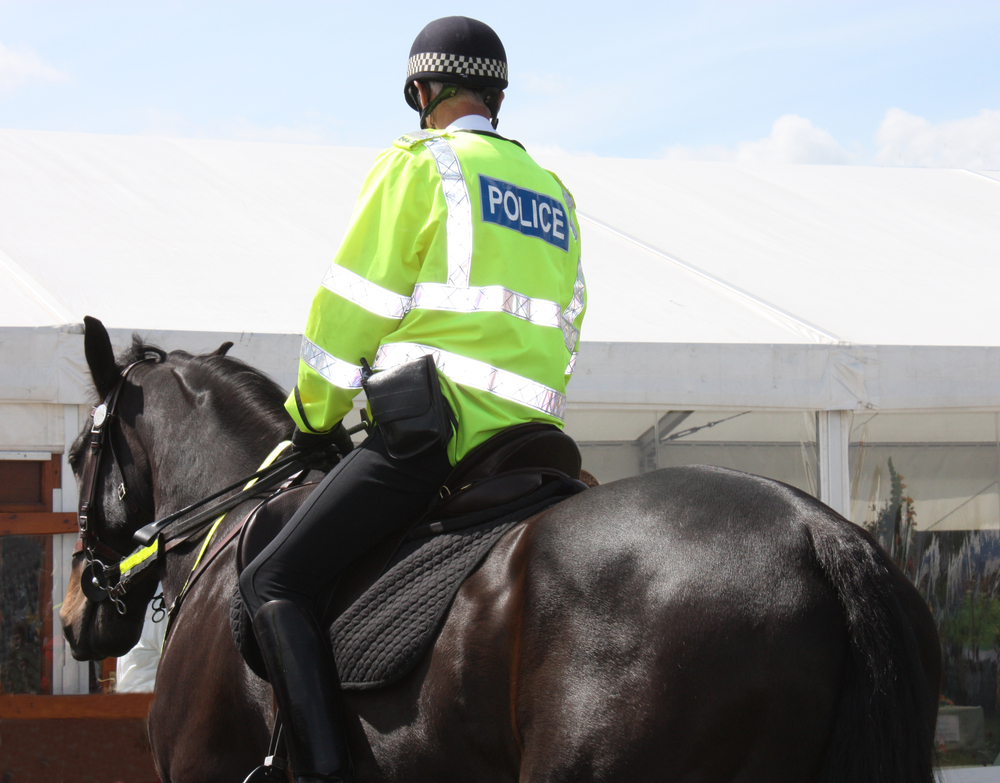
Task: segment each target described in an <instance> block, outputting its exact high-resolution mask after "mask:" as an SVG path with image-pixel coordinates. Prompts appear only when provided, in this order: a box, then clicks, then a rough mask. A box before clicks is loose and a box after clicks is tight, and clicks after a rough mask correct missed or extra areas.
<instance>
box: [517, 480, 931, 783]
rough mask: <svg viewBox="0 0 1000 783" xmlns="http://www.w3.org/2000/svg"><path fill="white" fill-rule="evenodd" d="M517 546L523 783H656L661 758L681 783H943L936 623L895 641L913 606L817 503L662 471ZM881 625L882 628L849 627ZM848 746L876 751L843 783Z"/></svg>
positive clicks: (559, 512)
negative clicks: (593, 774) (550, 781)
mask: <svg viewBox="0 0 1000 783" xmlns="http://www.w3.org/2000/svg"><path fill="white" fill-rule="evenodd" d="M523 538H524V547H525V548H526V552H525V553H524V561H525V564H526V565H525V573H524V576H523V582H522V584H521V587H520V591H521V595H520V600H521V602H522V603H521V606H520V608H519V612H520V613H521V614H522V616H523V617H525V618H526V621H525V624H524V626H523V628H522V633H521V636H520V640H519V646H518V649H517V650H516V651H515V653H514V654H513V657H514V659H515V660H516V661H518V668H517V672H516V673H515V682H516V688H517V697H516V703H517V714H518V718H519V727H520V729H521V731H522V740H523V742H524V747H525V764H526V769H531V770H533V772H532V774H529V775H528V777H529V778H530V777H533V775H534V774H537V775H538V776H539V777H541V778H545V777H547V776H550V775H555V776H556V777H558V776H559V775H561V774H565V775H568V776H572V772H571V771H572V770H577V771H580V770H583V769H591V770H593V769H602V770H603V772H604V773H605V776H606V777H607V778H609V779H614V778H616V777H618V776H619V775H620V776H625V775H626V774H627V775H629V776H630V777H631V778H632V779H643V778H644V776H648V777H649V778H650V779H654V778H656V775H657V771H658V770H659V771H660V772H662V769H663V764H664V761H663V759H664V758H668V759H669V760H670V761H669V766H670V768H671V770H673V771H675V772H676V777H677V779H684V775H685V774H690V775H692V776H694V775H696V773H697V772H700V773H701V774H703V775H704V777H702V778H699V779H705V780H735V779H748V780H765V779H766V780H768V781H779V780H788V781H802V780H824V781H826V780H831V781H832V780H834V779H840V780H843V779H850V780H852V781H853V780H893V781H903V780H919V781H924V780H930V777H929V774H930V773H929V770H930V747H931V746H930V738H931V736H932V734H933V726H934V715H933V704H934V700H935V699H936V687H935V686H934V684H933V679H934V676H935V674H934V663H933V654H931V655H930V660H926V661H925V660H924V659H922V658H921V656H920V655H919V654H918V651H919V649H922V648H924V647H926V646H927V645H928V644H929V645H930V647H932V648H933V646H934V643H933V639H934V635H933V634H934V632H933V625H932V624H931V626H930V628H928V627H927V626H926V624H924V625H922V626H921V625H918V626H917V629H916V630H913V629H910V630H908V631H906V630H903V629H900V628H899V623H898V622H897V620H896V618H898V617H900V616H902V615H903V614H905V613H906V612H916V613H917V614H920V613H921V610H920V609H919V607H917V606H916V604H915V603H913V601H914V598H915V600H916V602H919V600H920V599H919V596H918V595H917V594H916V591H915V590H914V589H913V588H912V586H910V585H908V583H906V582H905V580H904V581H903V582H900V583H897V582H896V581H895V575H893V574H892V573H891V571H890V570H889V569H888V568H887V567H886V566H885V563H884V562H883V561H884V560H885V558H884V557H883V556H882V555H881V553H880V552H878V551H877V546H876V545H874V544H873V542H870V541H869V540H867V538H866V537H865V536H864V535H863V534H862V533H861V531H860V530H859V529H858V528H856V527H855V526H853V525H851V524H850V523H848V522H847V521H846V520H843V519H842V518H840V517H838V516H837V515H835V514H834V513H833V512H832V511H830V510H829V509H827V508H826V507H825V506H823V505H822V504H820V503H819V502H818V501H816V500H815V499H814V498H811V497H810V496H807V495H805V494H804V493H801V492H799V491H798V490H795V489H793V488H791V487H787V486H785V485H782V484H779V483H778V482H773V481H770V480H766V479H761V478H759V477H756V476H751V475H748V474H742V473H737V472H735V471H727V470H723V469H717V468H705V467H689V468H678V469H671V470H663V471H657V472H654V473H651V474H646V475H644V476H640V477H636V478H633V479H626V480H623V481H620V482H615V483H613V484H609V485H604V486H602V487H599V488H596V489H594V490H591V491H590V492H587V493H584V494H583V495H580V496H579V497H576V498H573V499H572V500H570V501H568V502H567V503H565V504H563V505H560V506H558V507H556V508H554V509H552V510H551V511H550V512H549V513H547V514H546V515H545V516H544V517H542V518H541V519H540V520H539V521H538V522H537V523H536V524H534V525H533V526H531V527H530V528H529V529H528V531H526V534H525V536H523ZM862 555H863V557H864V558H865V559H866V560H867V561H870V562H871V563H872V564H873V566H877V567H873V568H868V569H864V568H861V569H859V572H858V573H854V570H853V566H852V561H851V560H849V559H847V558H849V557H858V556H862ZM840 572H847V573H850V574H853V576H852V577H851V580H853V581H851V580H848V581H849V583H845V580H844V578H843V576H842V574H841V573H840ZM900 576H901V575H900ZM885 585H888V586H887V587H886V586H885ZM859 592H860V595H859ZM859 599H862V600H863V601H865V602H867V604H868V605H869V606H871V605H877V606H879V607H880V609H879V611H878V612H873V611H872V610H871V609H870V608H867V609H866V608H863V607H862V608H859V606H858V601H859ZM907 604H909V605H907ZM926 614H927V612H926V609H924V610H923V615H926ZM527 618H530V619H527ZM889 620H892V622H888V621H889ZM870 621H885V622H887V623H888V624H887V626H886V627H885V629H878V628H876V629H875V630H874V631H873V630H872V629H871V627H870V626H866V627H865V628H858V627H857V625H856V624H857V623H858V622H870ZM897 630H898V631H899V632H900V637H899V638H898V639H896V638H894V636H895V633H896V631H897ZM873 636H874V637H878V639H879V640H880V641H879V644H877V645H873V644H872V643H871V637H873ZM894 660H898V661H900V662H901V663H905V665H906V667H907V670H906V671H905V672H903V671H898V674H899V675H901V676H905V677H908V678H909V677H911V676H912V677H913V679H912V680H909V681H907V682H896V683H894V684H891V685H890V687H888V688H886V686H887V682H886V681H885V680H884V678H873V674H872V668H873V667H874V668H876V669H878V668H879V667H881V669H885V670H887V671H888V670H890V669H891V661H894ZM869 661H874V663H869ZM925 665H926V667H927V669H928V670H926V671H925V670H924V667H925ZM911 668H912V670H910V669H911ZM929 683H930V684H929ZM898 691H909V695H908V696H907V695H906V694H903V693H899V692H898ZM866 698H868V699H872V698H880V699H882V701H883V703H885V704H886V705H889V704H896V705H899V706H902V705H906V707H907V708H909V707H914V708H915V709H913V710H912V711H911V712H903V711H902V710H900V712H901V713H902V714H897V715H896V716H894V718H893V722H894V723H896V724H899V725H905V727H906V728H905V731H908V732H909V734H910V736H909V737H908V738H903V737H901V736H900V733H899V731H897V730H896V729H894V728H893V729H890V730H888V733H887V729H886V728H885V727H884V726H878V725H876V723H877V721H876V720H875V719H873V716H872V714H871V713H870V712H869V711H868V710H866V709H864V708H863V704H864V701H865V699H866ZM876 714H879V713H878V712H876ZM626 716H627V717H626ZM862 739H864V743H863V744H862V743H861V740H862ZM894 742H895V743H902V745H897V746H896V747H894V746H893V743H894ZM851 743H855V744H854V747H855V748H857V747H866V748H867V749H868V752H867V753H864V754H860V757H859V758H858V759H856V760H855V761H854V762H853V763H852V764H850V765H847V766H845V764H846V763H847V760H846V759H845V758H844V755H843V753H842V750H843V749H844V748H845V747H850V746H851ZM723 744H724V746H725V751H724V752H723V751H721V750H720V747H721V746H722V745H723ZM904 745H905V747H906V748H907V752H908V753H910V754H911V755H912V757H913V758H912V759H910V760H907V759H903V758H902V754H901V753H900V751H899V750H898V749H897V748H898V747H901V746H904ZM552 747H557V748H559V749H560V750H559V752H558V754H555V755H553V754H552V753H550V752H549V751H547V750H546V748H552ZM888 757H895V758H893V761H892V764H889V765H887V766H886V767H885V768H884V769H881V770H879V769H878V767H879V766H880V765H882V764H887V762H885V759H886V758H888ZM556 759H558V761H556ZM779 759H780V763H778V760H779ZM875 760H878V761H877V762H876V761H875ZM554 763H558V765H559V772H558V774H556V770H555V769H552V768H551V765H552V764H554ZM616 764H620V765H622V766H621V767H620V768H618V770H617V772H615V771H613V770H614V769H615V765H616ZM605 767H606V768H605ZM861 768H866V769H867V771H864V770H862V769H861ZM845 769H858V776H856V777H852V776H851V775H847V776H846V777H845V776H844V775H843V772H844V770H845ZM873 769H875V770H876V771H875V772H872V770H873ZM892 769H895V773H893V772H891V771H890V770H892ZM685 770H686V771H687V773H685ZM824 770H825V771H824ZM900 770H903V772H901V773H900V772H899V771H900ZM887 773H888V776H887ZM838 776H839V777H838Z"/></svg>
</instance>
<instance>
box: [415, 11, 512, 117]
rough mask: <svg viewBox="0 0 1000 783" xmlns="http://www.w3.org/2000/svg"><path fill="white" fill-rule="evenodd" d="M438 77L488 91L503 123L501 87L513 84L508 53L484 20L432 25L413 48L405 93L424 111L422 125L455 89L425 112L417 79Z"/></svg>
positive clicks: (493, 110) (490, 103) (451, 19)
mask: <svg viewBox="0 0 1000 783" xmlns="http://www.w3.org/2000/svg"><path fill="white" fill-rule="evenodd" d="M418 80H419V81H436V82H443V83H444V84H445V85H448V86H451V87H452V88H454V87H456V86H457V87H468V88H469V89H472V90H483V91H484V92H485V95H484V98H485V101H486V107H487V108H488V109H489V110H490V115H491V116H492V121H493V127H494V128H495V127H496V126H497V112H498V111H499V110H500V107H499V95H500V91H501V90H503V89H504V88H506V87H507V53H506V52H505V51H504V48H503V44H502V43H501V42H500V37H499V36H498V35H497V34H496V33H495V32H493V29H492V28H491V27H490V26H489V25H487V24H484V23H483V22H480V21H478V20H476V19H470V18H469V17H467V16H446V17H444V18H443V19H437V20H435V21H433V22H431V23H430V24H429V25H427V26H426V27H425V28H424V29H423V30H421V31H420V34H419V35H417V37H416V40H414V41H413V46H411V47H410V60H409V63H408V65H407V68H406V85H405V86H404V88H403V94H404V95H405V96H406V102H407V103H408V104H409V105H410V107H411V108H413V109H414V110H415V111H418V112H420V127H421V128H423V127H426V122H427V117H428V115H430V113H431V112H432V111H434V108H435V107H436V106H437V104H438V103H440V102H441V101H443V100H445V99H447V98H450V97H452V96H453V95H454V94H455V89H448V87H445V88H444V89H443V90H441V92H440V93H439V94H438V95H437V97H436V98H435V99H434V100H433V101H431V102H430V103H429V104H428V105H427V106H426V107H425V108H424V109H423V110H421V108H420V95H419V93H418V92H417V87H416V85H415V84H414V82H415V81H418Z"/></svg>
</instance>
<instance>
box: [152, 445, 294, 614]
mask: <svg viewBox="0 0 1000 783" xmlns="http://www.w3.org/2000/svg"><path fill="white" fill-rule="evenodd" d="M290 445H292V442H291V441H290V440H283V441H281V443H279V444H278V445H277V446H275V447H274V450H273V451H272V452H271V453H270V454H268V455H267V459H265V460H264V461H263V462H262V463H261V466H260V467H259V468H257V470H256V471H255V472H258V473H259V472H260V471H262V470H264V469H265V468H267V467H270V465H271V463H272V462H274V461H275V460H276V459H277V458H278V457H280V456H281V453H282V452H283V451H284V450H285V449H287V448H288V447H289V446H290ZM256 483H257V479H255V478H253V479H250V480H249V481H248V482H247V485H246V486H245V487H244V488H243V489H244V490H247V489H250V487H252V486H253V485H254V484H256ZM228 513H229V512H228V511H226V512H225V513H223V514H220V515H219V518H218V519H216V520H215V521H214V522H213V523H212V527H211V528H210V529H209V531H208V535H207V536H205V541H204V542H203V543H202V545H201V550H200V551H199V552H198V557H197V558H195V561H194V565H193V566H192V567H191V573H190V574H189V575H188V578H187V581H186V582H185V583H184V587H182V588H181V591H180V592H179V593H178V594H177V598H176V599H174V602H173V605H172V606H171V614H172V610H173V607H174V606H177V605H178V604H179V603H180V600H181V598H182V597H183V596H184V594H185V593H187V589H188V585H190V584H191V577H192V576H194V573H195V571H197V570H198V566H199V565H201V559H202V558H203V557H204V556H205V552H206V551H207V550H208V545H209V544H211V543H212V538H213V537H214V536H215V531H216V530H218V529H219V525H221V524H222V520H223V519H225V518H226V515H227V514H228ZM153 546H155V544H154V545H153Z"/></svg>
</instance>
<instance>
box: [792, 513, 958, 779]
mask: <svg viewBox="0 0 1000 783" xmlns="http://www.w3.org/2000/svg"><path fill="white" fill-rule="evenodd" d="M808 527H809V531H810V533H811V535H812V539H813V546H814V551H815V553H816V558H817V561H818V563H819V566H820V568H821V569H822V571H823V573H824V574H825V576H826V578H827V579H828V580H829V582H830V584H831V585H832V586H833V588H834V590H835V591H836V594H837V596H838V598H839V600H840V603H841V605H842V606H843V609H844V614H845V615H846V620H847V626H848V638H849V646H850V651H849V654H848V657H847V663H846V672H845V677H844V688H843V691H842V695H841V699H840V704H839V706H838V708H837V718H836V721H835V727H834V733H833V736H832V737H831V741H830V745H829V746H828V751H827V756H826V759H825V761H824V765H823V769H822V773H821V774H820V776H819V777H818V778H817V780H818V781H822V783H833V782H834V781H845V780H849V781H852V783H931V781H933V774H934V773H933V769H932V767H933V759H934V728H935V722H936V719H937V703H938V692H939V685H940V671H941V658H940V646H939V643H938V637H937V631H936V629H935V626H934V621H933V619H932V617H931V615H930V611H929V609H928V608H927V605H926V604H925V603H924V602H923V599H922V598H921V597H920V595H919V593H918V592H917V591H916V589H915V588H914V587H913V586H912V585H911V584H910V582H909V580H908V579H907V578H906V576H904V575H903V573H902V572H901V571H900V570H899V569H898V568H897V567H896V566H895V565H894V564H893V563H892V561H891V560H890V559H889V558H888V556H887V555H886V554H885V552H884V551H883V550H882V549H881V548H880V547H879V545H878V544H877V543H876V542H875V540H874V539H873V538H871V536H869V535H868V534H867V533H865V532H864V531H863V530H861V529H860V528H858V527H856V526H855V525H852V524H851V523H849V522H847V521H846V520H844V519H843V518H841V517H839V516H835V515H832V514H831V513H830V512H829V511H824V513H822V514H820V515H816V516H814V517H813V519H812V520H811V521H810V523H809V525H808Z"/></svg>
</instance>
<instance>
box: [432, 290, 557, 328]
mask: <svg viewBox="0 0 1000 783" xmlns="http://www.w3.org/2000/svg"><path fill="white" fill-rule="evenodd" d="M412 307H413V309H414V310H417V309H424V310H450V311H453V312H457V313H484V312H485V313H507V314H508V315H513V316H515V317H516V318H521V319H523V320H525V321H529V322H530V323H533V324H538V325H540V326H554V327H556V328H557V329H559V328H561V327H562V322H563V319H562V314H561V313H560V312H559V305H558V304H557V303H556V302H550V301H548V300H547V299H532V298H531V297H529V296H525V295H524V294H519V293H518V292H517V291H511V290H510V289H509V288H504V287H503V286H500V285H491V286H485V287H483V288H459V287H458V286H453V285H443V284H441V283H418V284H417V285H416V287H415V288H414V289H413V305H412Z"/></svg>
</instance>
